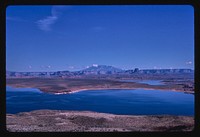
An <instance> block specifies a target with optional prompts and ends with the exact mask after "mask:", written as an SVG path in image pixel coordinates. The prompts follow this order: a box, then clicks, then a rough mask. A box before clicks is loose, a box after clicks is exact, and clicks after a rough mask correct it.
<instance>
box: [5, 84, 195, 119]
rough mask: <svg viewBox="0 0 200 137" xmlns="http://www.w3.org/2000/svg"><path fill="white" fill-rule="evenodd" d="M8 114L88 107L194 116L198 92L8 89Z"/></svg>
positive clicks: (137, 113) (116, 111) (143, 113)
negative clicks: (195, 95)
mask: <svg viewBox="0 0 200 137" xmlns="http://www.w3.org/2000/svg"><path fill="white" fill-rule="evenodd" d="M6 109H7V110H6V111H7V113H18V112H27V111H32V110H38V109H55V110H88V111H96V112H104V113H113V114H129V115H154V114H169V115H191V116H193V115H194V95H193V94H185V93H182V92H172V91H160V90H143V89H137V90H88V91H81V92H77V93H73V94H64V95H53V94H48V93H43V92H41V91H39V90H38V89H31V88H25V89H24V88H23V89H22V88H20V89H16V88H11V87H7V92H6Z"/></svg>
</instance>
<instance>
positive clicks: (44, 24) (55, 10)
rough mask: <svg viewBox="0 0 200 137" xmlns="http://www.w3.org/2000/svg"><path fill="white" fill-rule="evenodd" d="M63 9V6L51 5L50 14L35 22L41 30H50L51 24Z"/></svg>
mask: <svg viewBox="0 0 200 137" xmlns="http://www.w3.org/2000/svg"><path fill="white" fill-rule="evenodd" d="M64 9H65V7H64V6H53V7H52V8H51V15H50V16H47V17H45V18H43V19H40V20H38V21H37V22H36V24H37V25H38V27H39V28H40V29H41V30H43V31H50V30H52V29H51V26H52V25H53V24H55V23H56V21H57V20H58V19H59V17H60V16H61V14H62V12H63V11H64Z"/></svg>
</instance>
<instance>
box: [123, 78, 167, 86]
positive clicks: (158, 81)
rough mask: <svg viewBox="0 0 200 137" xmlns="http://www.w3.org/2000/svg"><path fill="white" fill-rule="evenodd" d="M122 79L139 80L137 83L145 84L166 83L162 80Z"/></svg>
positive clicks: (128, 80)
mask: <svg viewBox="0 0 200 137" xmlns="http://www.w3.org/2000/svg"><path fill="white" fill-rule="evenodd" d="M120 81H124V82H137V83H144V84H148V85H164V83H162V81H161V80H131V79H127V80H120Z"/></svg>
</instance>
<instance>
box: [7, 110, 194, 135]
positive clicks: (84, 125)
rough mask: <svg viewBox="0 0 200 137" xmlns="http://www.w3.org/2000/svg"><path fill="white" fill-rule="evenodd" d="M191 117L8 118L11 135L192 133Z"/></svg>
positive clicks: (47, 113)
mask: <svg viewBox="0 0 200 137" xmlns="http://www.w3.org/2000/svg"><path fill="white" fill-rule="evenodd" d="M193 129H194V118H193V117H188V116H169V115H153V116H145V115H143V116H131V115H114V114H106V113H97V112H89V111H61V110H37V111H31V112H23V113H18V114H16V115H14V114H7V130H8V131H11V132H37V131H39V132H83V131H86V132H88V131H89V132H96V131H97V132H113V131H122V132H124V131H141V132H143V131H192V130H193Z"/></svg>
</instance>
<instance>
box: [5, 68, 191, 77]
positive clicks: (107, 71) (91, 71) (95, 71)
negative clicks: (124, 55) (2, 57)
mask: <svg viewBox="0 0 200 137" xmlns="http://www.w3.org/2000/svg"><path fill="white" fill-rule="evenodd" d="M174 73H177V74H178V73H194V70H192V69H141V70H140V69H139V68H135V69H133V70H131V69H130V70H123V69H120V68H116V67H113V66H107V65H93V66H91V67H88V68H86V69H83V70H80V71H56V72H13V71H6V77H7V78H9V77H81V76H90V75H93V76H98V75H99V76H101V75H132V74H174Z"/></svg>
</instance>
